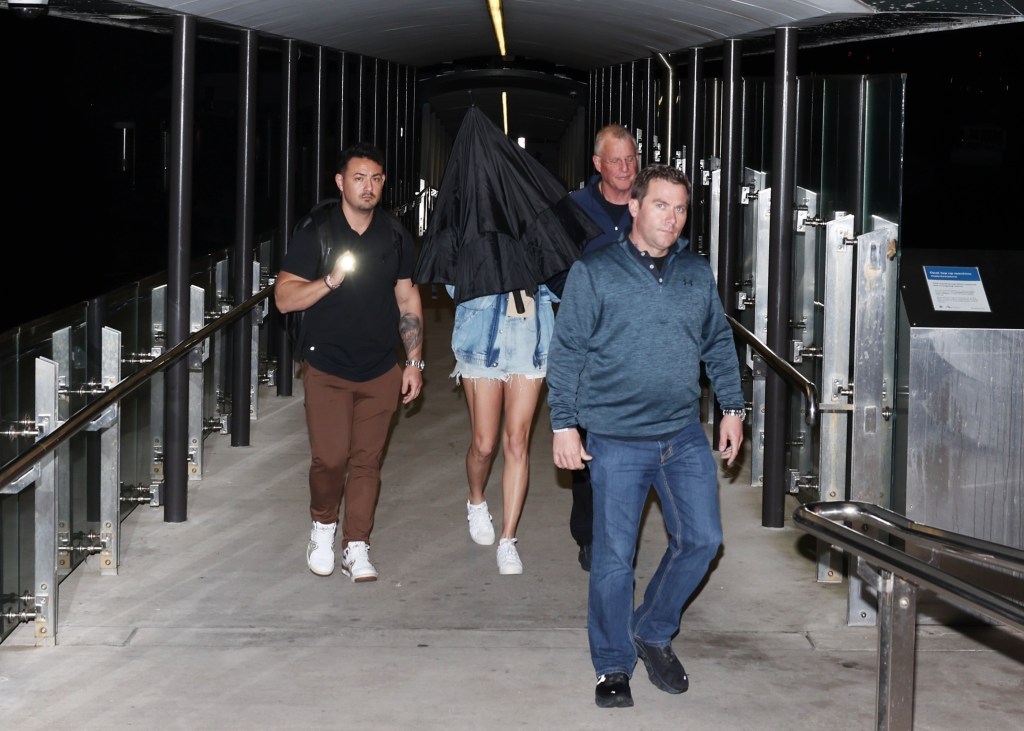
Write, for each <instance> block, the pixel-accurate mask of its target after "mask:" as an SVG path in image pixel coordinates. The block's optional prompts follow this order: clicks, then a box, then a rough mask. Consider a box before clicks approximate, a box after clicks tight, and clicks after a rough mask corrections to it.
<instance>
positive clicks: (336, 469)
mask: <svg viewBox="0 0 1024 731" xmlns="http://www.w3.org/2000/svg"><path fill="white" fill-rule="evenodd" d="M302 373H303V376H302V377H303V383H304V388H305V406H306V427H307V429H308V430H309V446H310V450H311V451H312V455H313V462H312V464H311V465H310V467H309V512H310V515H311V516H312V518H313V520H315V521H318V522H320V523H335V522H337V520H338V513H339V509H340V507H341V501H342V498H344V500H345V517H344V520H343V521H342V524H341V532H342V543H341V545H342V547H344V546H347V545H348V543H349V541H365V542H367V543H369V542H370V531H371V530H373V514H374V511H375V510H376V508H377V498H378V496H379V495H380V463H381V455H382V453H383V452H384V443H385V442H386V441H387V437H388V429H389V428H390V426H391V417H392V416H393V415H394V413H395V410H396V409H397V408H398V397H399V395H400V392H401V389H402V371H401V369H399V368H398V366H397V365H396V366H395V367H394V368H392V369H391V370H390V371H388V372H387V373H385V374H384V375H383V376H380V377H379V378H375V379H373V380H372V381H364V382H358V381H346V380H345V379H344V378H338V377H337V376H332V375H329V374H327V373H324V372H323V371H318V370H317V369H316V368H313V367H312V366H310V365H309V364H308V363H303V368H302ZM346 472H347V475H346Z"/></svg>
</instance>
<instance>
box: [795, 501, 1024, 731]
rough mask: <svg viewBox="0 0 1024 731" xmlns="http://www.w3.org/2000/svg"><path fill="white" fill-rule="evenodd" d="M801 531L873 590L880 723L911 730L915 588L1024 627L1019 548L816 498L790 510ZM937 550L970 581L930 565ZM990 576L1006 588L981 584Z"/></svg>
mask: <svg viewBox="0 0 1024 731" xmlns="http://www.w3.org/2000/svg"><path fill="white" fill-rule="evenodd" d="M793 521H794V523H795V524H796V525H797V526H798V527H799V528H801V529H802V530H803V531H805V532H806V533H809V534H810V535H812V536H814V537H815V538H818V539H819V540H821V541H826V542H828V543H831V544H832V545H834V546H835V547H837V548H839V549H841V550H843V551H845V552H846V553H847V554H848V555H849V556H850V558H851V565H852V564H853V560H854V559H855V560H856V566H857V573H858V574H860V575H861V577H862V578H863V579H865V581H866V582H867V583H868V584H874V585H875V587H876V588H877V590H878V620H879V623H878V692H877V695H876V708H875V720H876V728H878V729H901V730H902V729H906V730H907V731H910V729H912V728H913V712H914V653H915V640H916V633H917V599H916V590H917V589H918V588H922V589H929V590H931V591H933V592H935V594H936V595H937V596H938V597H939V598H940V599H943V600H944V601H947V602H949V603H951V604H953V605H955V606H958V607H959V608H961V609H964V610H966V611H968V612H971V613H975V614H979V615H982V616H983V617H985V618H987V619H989V620H993V621H995V622H1004V623H1005V624H1006V625H1008V626H1009V627H1012V628H1014V629H1016V630H1018V631H1020V632H1024V605H1022V604H1021V602H1020V601H1019V600H1017V599H1014V597H1019V596H1022V595H1024V594H1022V591H1021V590H1022V589H1024V551H1021V550H1019V549H1016V548H1012V547H1009V546H1002V545H999V544H997V543H991V542H989V541H983V540H980V539H977V538H972V537H970V536H965V535H962V534H960V533H953V532H951V531H945V530H942V529H940V528H934V527H932V526H928V525H924V524H921V523H915V522H913V521H911V520H908V519H907V518H905V517H903V516H902V515H899V514H897V513H893V512H892V511H889V510H886V509H884V508H881V507H879V506H877V505H872V504H869V503H862V502H853V501H845V502H844V501H837V502H815V503H807V504H805V505H801V506H800V507H798V508H797V509H796V511H795V512H794V513H793ZM943 556H948V557H950V558H953V559H955V560H956V561H957V562H958V563H960V564H967V565H968V566H969V567H970V575H971V580H970V581H968V580H965V579H963V578H960V577H959V576H954V575H953V574H951V573H949V572H947V571H944V570H942V569H941V568H939V567H938V566H937V565H935V564H936V563H937V562H938V561H939V559H941V558H942V557H943ZM985 578H995V579H997V580H998V581H997V583H1000V585H1001V586H1006V587H1010V588H1012V590H1011V591H1009V592H1007V593H1005V594H1004V593H1001V592H1000V591H997V590H995V589H991V588H986V587H985V586H983V585H982V584H986V583H993V582H985V581H984V580H983V579H985Z"/></svg>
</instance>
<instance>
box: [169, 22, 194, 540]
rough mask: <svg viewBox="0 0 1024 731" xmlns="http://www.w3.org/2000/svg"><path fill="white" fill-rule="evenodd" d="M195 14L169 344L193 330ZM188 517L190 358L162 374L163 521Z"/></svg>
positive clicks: (182, 55)
mask: <svg viewBox="0 0 1024 731" xmlns="http://www.w3.org/2000/svg"><path fill="white" fill-rule="evenodd" d="M195 55H196V19H195V17H193V16H188V15H177V16H175V18H174V50H173V63H172V69H171V90H172V91H171V160H170V166H171V170H170V177H171V190H170V203H169V209H170V210H169V214H170V215H169V217H168V218H169V224H170V225H169V229H168V242H167V308H166V309H167V323H166V325H167V346H168V347H171V348H173V347H174V346H175V345H177V344H178V343H180V342H181V341H182V340H184V339H185V338H186V337H188V334H189V314H190V313H189V309H190V306H191V298H190V297H189V262H190V261H191V259H192V236H191V229H192V136H193V127H194V121H195V120H194V108H193V99H194V97H195ZM187 519H188V359H187V358H183V359H181V360H180V361H178V362H177V363H175V364H174V365H173V366H171V367H169V368H168V369H167V372H166V374H165V378H164V522H167V523H183V522H185V520H187Z"/></svg>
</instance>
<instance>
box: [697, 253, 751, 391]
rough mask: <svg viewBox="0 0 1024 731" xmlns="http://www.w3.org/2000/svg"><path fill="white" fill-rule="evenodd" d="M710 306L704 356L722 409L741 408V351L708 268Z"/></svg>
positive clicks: (702, 331) (705, 330) (703, 339)
mask: <svg viewBox="0 0 1024 731" xmlns="http://www.w3.org/2000/svg"><path fill="white" fill-rule="evenodd" d="M708 280H709V285H708V286H709V288H710V290H711V291H710V293H709V297H708V301H709V306H708V310H707V313H706V314H705V317H704V324H703V326H702V328H701V340H702V344H701V360H702V361H704V368H705V370H706V372H707V375H708V378H709V379H710V380H711V386H712V387H713V388H714V390H715V397H716V398H717V399H718V403H719V405H721V407H722V408H723V409H742V408H744V406H745V401H744V398H743V390H742V387H741V385H740V367H739V355H738V353H737V351H736V341H735V339H734V338H733V334H732V327H731V326H730V325H729V321H728V320H726V319H725V310H724V309H723V308H722V300H721V298H720V297H719V295H718V289H717V287H716V286H715V280H714V277H713V276H710V270H709V277H708Z"/></svg>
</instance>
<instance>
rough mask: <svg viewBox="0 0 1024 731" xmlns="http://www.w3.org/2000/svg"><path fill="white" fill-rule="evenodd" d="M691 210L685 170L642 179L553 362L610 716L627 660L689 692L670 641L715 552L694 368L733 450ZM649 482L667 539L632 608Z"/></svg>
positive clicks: (659, 171) (725, 360)
mask: <svg viewBox="0 0 1024 731" xmlns="http://www.w3.org/2000/svg"><path fill="white" fill-rule="evenodd" d="M689 200H690V181H689V179H688V178H687V177H686V175H685V174H684V173H683V172H682V171H679V170H676V169H674V168H671V167H668V166H665V165H652V166H649V167H647V168H644V169H643V170H641V171H640V173H639V174H638V175H637V177H636V180H635V181H634V183H633V188H632V191H631V193H630V201H629V211H630V213H631V214H632V216H633V225H632V227H631V229H630V231H629V233H628V235H626V236H624V237H622V238H621V239H620V240H619V241H618V242H617V243H614V244H611V245H609V246H606V247H603V248H601V249H598V250H596V251H594V252H592V253H588V254H585V255H584V256H583V257H582V258H581V259H580V260H579V261H577V262H576V263H575V264H574V265H573V267H572V269H571V270H570V272H569V277H568V279H567V281H566V284H565V292H564V294H563V297H562V304H561V305H560V307H559V311H558V315H557V318H556V320H555V332H554V335H553V338H552V342H551V349H550V353H549V357H548V404H549V406H550V408H551V427H552V429H553V431H554V441H553V452H554V461H555V465H556V466H558V467H560V468H562V469H570V470H576V469H581V468H582V467H583V464H584V463H585V462H586V463H587V464H588V465H589V468H590V477H591V483H592V486H593V492H594V541H593V549H592V551H593V552H592V557H591V571H590V588H589V598H588V599H589V605H588V617H587V631H588V637H589V641H590V655H591V660H592V661H593V664H594V670H595V671H596V673H597V677H598V684H597V689H596V691H595V702H596V703H597V705H598V706H601V707H605V708H607V707H621V706H632V705H633V699H632V695H631V692H630V688H629V679H630V677H631V676H632V674H633V669H634V667H635V665H636V661H637V658H638V657H639V659H641V660H643V662H644V665H645V666H646V668H647V673H648V676H649V677H650V679H651V682H652V683H654V685H655V686H656V687H658V688H660V689H661V690H664V691H666V692H668V693H682V692H684V691H685V690H686V689H687V688H688V687H689V680H688V678H687V675H686V671H685V670H684V669H683V666H682V664H681V663H680V661H679V659H678V658H677V657H676V655H675V653H674V652H673V650H672V637H673V636H674V635H675V634H676V633H677V632H678V630H679V621H680V617H681V615H682V610H683V607H684V606H685V604H686V602H687V600H688V599H689V598H690V595H691V594H692V593H693V592H694V590H695V589H696V588H697V586H698V585H699V584H700V582H701V580H702V579H703V578H704V575H705V574H706V572H707V569H708V566H709V565H710V563H711V560H712V559H713V558H714V557H715V555H716V553H717V552H718V548H719V546H720V545H721V543H722V527H721V517H720V509H719V502H718V466H717V464H716V462H715V460H714V458H713V456H712V452H711V445H710V444H709V441H708V437H707V435H706V434H705V431H704V427H703V425H702V424H701V421H700V395H701V389H700V373H701V364H702V363H703V364H704V369H705V372H706V373H707V376H708V378H709V379H710V381H711V385H712V387H713V388H714V390H715V395H716V396H717V399H718V402H719V403H720V404H723V409H722V413H723V418H722V421H721V426H720V429H719V433H720V437H719V443H718V450H719V452H721V455H722V457H723V458H724V459H725V460H726V461H727V463H728V464H729V465H732V464H733V462H734V461H735V460H736V457H737V456H738V454H739V448H740V445H741V444H742V442H743V418H744V415H745V413H746V412H745V407H744V399H743V392H742V391H741V389H740V372H739V361H738V358H737V353H736V347H735V344H734V341H733V338H732V331H731V329H730V327H729V324H728V322H727V321H726V319H725V316H724V312H723V310H722V303H721V300H720V299H719V296H718V290H717V288H716V286H715V280H714V275H713V274H712V272H711V267H710V266H709V265H708V262H707V261H706V260H705V259H704V258H703V257H701V256H699V255H697V254H694V253H692V252H690V251H688V250H687V242H686V240H685V239H682V238H680V234H681V233H682V230H683V225H684V224H685V223H686V214H687V209H688V205H689ZM577 426H580V427H583V429H585V430H586V433H587V438H586V445H585V446H584V445H583V444H582V442H581V439H580V435H579V431H577V429H576V427H577ZM652 485H653V486H654V489H655V492H656V493H657V495H658V498H659V499H660V501H661V508H662V515H663V517H664V520H665V529H666V531H667V533H668V535H669V544H668V547H667V548H666V550H665V554H664V555H663V556H662V559H661V563H660V564H659V566H658V569H657V571H656V572H655V574H654V576H653V577H652V578H651V581H650V583H649V584H648V586H647V588H646V590H645V592H644V599H643V602H642V603H641V604H640V606H639V607H637V608H635V609H634V607H633V582H634V572H633V560H634V558H635V553H636V543H637V537H638V531H639V526H640V518H641V515H642V513H643V508H644V504H645V503H646V500H647V495H648V493H649V491H650V488H651V486H652Z"/></svg>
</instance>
